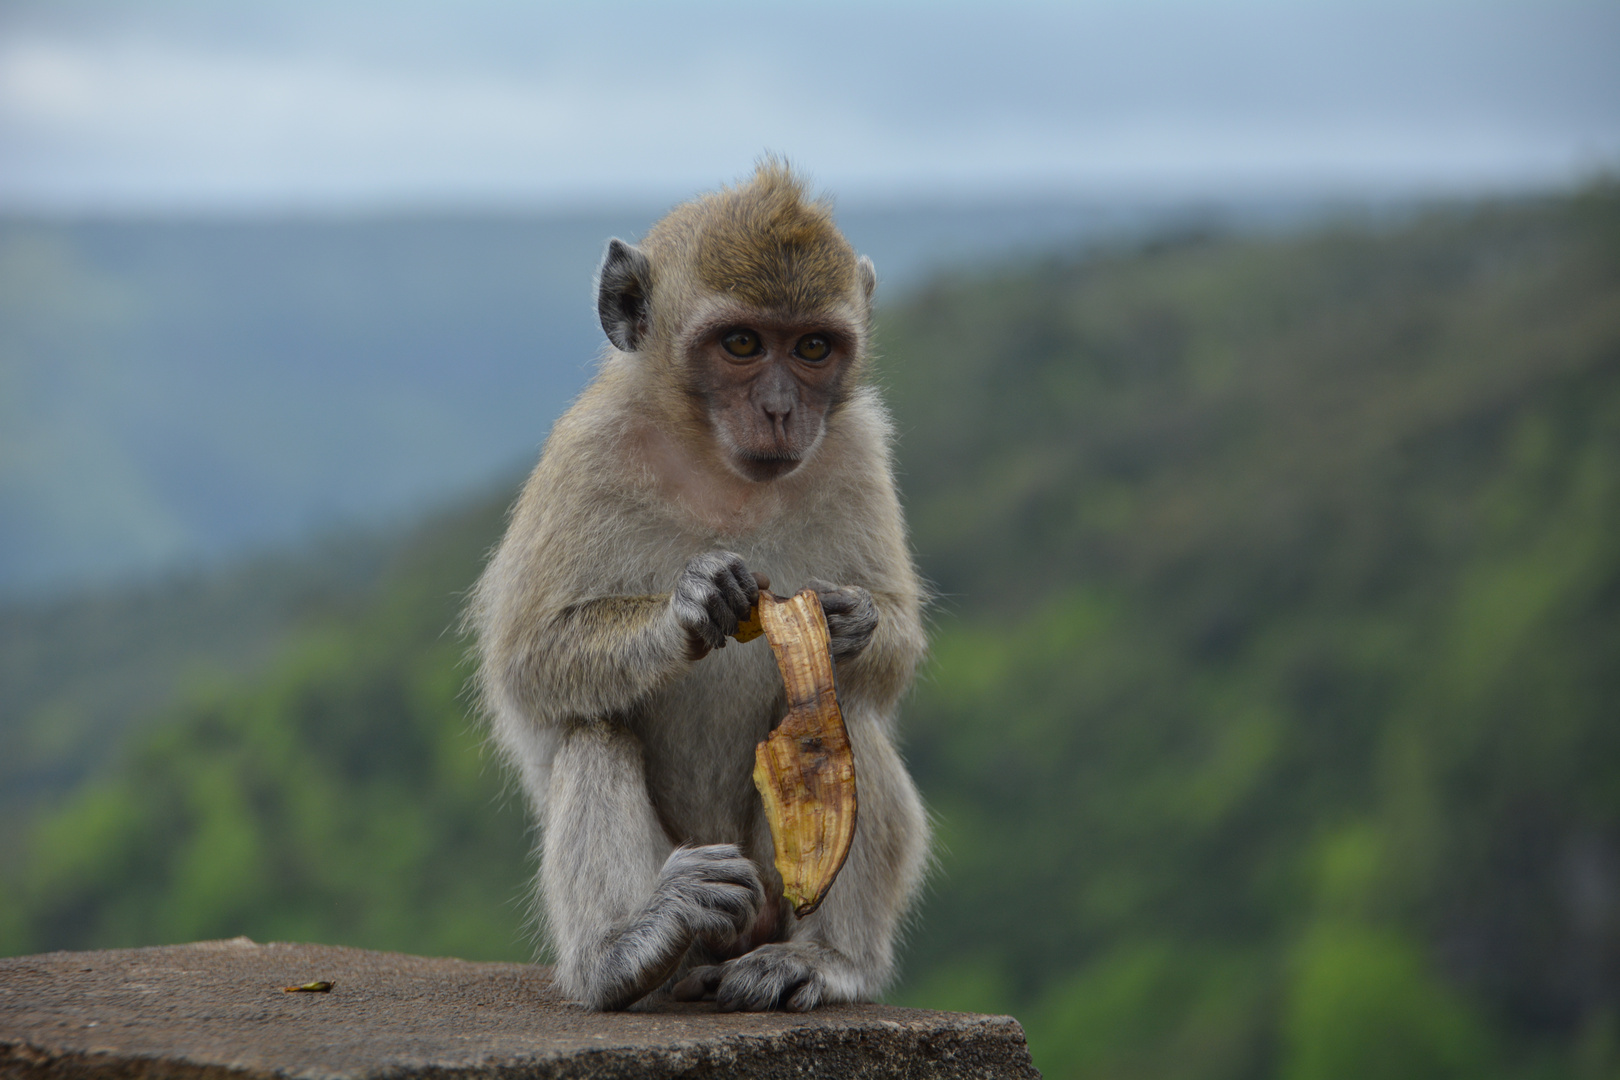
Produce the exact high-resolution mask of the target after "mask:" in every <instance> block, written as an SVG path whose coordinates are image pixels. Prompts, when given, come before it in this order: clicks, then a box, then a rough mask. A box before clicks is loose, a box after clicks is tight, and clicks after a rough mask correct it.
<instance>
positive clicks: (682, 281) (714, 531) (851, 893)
mask: <svg viewBox="0 0 1620 1080" xmlns="http://www.w3.org/2000/svg"><path fill="white" fill-rule="evenodd" d="M596 284H597V288H596V292H597V309H598V314H599V317H600V319H601V323H602V328H603V330H604V331H605V332H606V334H607V338H608V343H607V344H606V345H605V346H604V350H603V353H602V357H601V360H600V366H599V369H598V371H597V373H596V375H595V376H594V378H593V379H592V380H591V382H590V383H589V385H588V386H587V387H586V389H585V390H584V391H583V392H582V393H581V395H580V396H579V397H578V398H577V399H576V401H575V402H574V404H573V405H572V406H571V407H570V408H569V409H568V410H567V411H566V412H565V414H564V415H563V416H562V417H561V418H560V419H559V420H557V421H556V423H555V425H554V426H553V428H552V430H551V433H550V435H549V436H548V438H547V439H546V442H545V444H544V447H543V449H542V451H541V455H540V459H539V463H538V464H537V465H536V466H535V468H534V470H533V472H532V474H531V475H530V476H529V478H528V480H527V481H526V483H525V484H524V485H523V487H522V490H521V493H520V494H519V496H518V498H517V501H516V503H515V504H514V505H513V507H512V509H511V511H510V513H509V515H508V521H507V527H506V531H505V533H504V536H503V537H502V539H501V540H500V542H499V543H498V544H497V545H496V547H495V548H494V550H493V552H492V554H491V555H490V557H489V559H488V561H487V563H486V565H485V567H484V570H483V573H482V575H481V576H480V577H479V579H478V582H477V583H476V585H475V586H474V587H473V590H472V592H471V598H470V602H469V605H468V610H467V616H466V628H467V630H468V631H469V633H470V634H471V635H472V637H473V638H474V647H473V648H474V655H475V659H476V663H477V674H476V675H475V677H474V678H475V685H476V692H477V694H478V697H479V699H480V701H481V703H482V709H483V712H484V713H485V715H486V716H487V718H488V721H489V724H490V730H491V732H492V740H493V742H494V743H495V744H496V745H497V746H498V748H499V751H500V753H501V754H502V755H503V756H504V758H505V759H506V760H507V762H508V763H509V764H510V765H511V766H512V767H513V769H514V770H515V773H516V775H517V777H518V778H519V781H520V783H521V787H522V789H523V791H524V792H525V793H526V795H527V799H528V802H529V804H530V808H531V810H532V813H533V816H534V818H535V820H536V823H537V826H538V829H537V832H538V837H539V842H538V849H539V850H538V854H539V864H540V865H539V875H538V877H539V881H538V886H539V887H538V900H539V905H538V906H539V914H540V922H541V925H542V928H543V933H544V937H545V940H546V942H547V946H548V948H549V951H550V952H551V955H552V959H553V960H554V962H555V969H554V970H555V976H554V977H555V979H556V982H557V984H558V985H559V986H560V988H561V989H562V990H563V992H564V993H565V994H566V995H567V996H568V997H569V999H570V1000H573V1001H575V1002H578V1003H581V1004H583V1005H584V1006H586V1007H587V1008H590V1009H595V1010H622V1009H627V1008H638V1009H647V1008H654V1007H657V1006H658V1005H659V1004H661V1003H662V1002H666V1001H670V1000H708V999H712V1000H714V1001H715V1002H716V1003H717V1006H718V1008H720V1009H721V1010H725V1011H735V1010H751V1011H760V1010H770V1009H786V1010H793V1011H803V1010H808V1009H812V1008H815V1007H816V1006H818V1005H821V1004H825V1003H836V1002H846V1001H857V1000H870V999H871V998H873V997H874V996H876V995H877V994H879V993H880V992H881V991H882V990H883V988H884V987H885V985H886V984H887V983H888V982H889V981H890V979H891V977H892V975H893V971H894V966H895V948H896V938H897V936H898V934H899V933H900V931H901V929H902V923H903V921H904V920H905V918H906V916H907V913H908V910H909V908H910V906H911V904H912V901H913V900H914V898H915V895H916V893H917V890H918V887H919V884H920V882H921V880H922V877H923V875H924V871H925V869H926V865H927V863H928V860H929V845H930V836H929V825H928V820H927V816H926V813H925V811H924V809H923V805H922V802H921V799H920V797H919V795H918V792H917V789H916V787H915V785H914V784H913V782H912V780H911V778H910V776H909V774H908V773H907V771H906V768H905V765H904V763H903V761H902V759H901V756H900V753H899V751H898V749H897V743H896V730H895V728H896V714H897V711H898V706H899V703H900V701H901V698H902V697H903V696H904V695H905V693H906V692H907V690H908V689H909V687H910V685H911V683H912V680H913V677H914V674H915V672H916V669H917V666H918V664H919V663H920V662H921V660H922V658H923V656H924V653H925V649H926V638H925V632H924V625H923V615H922V609H923V604H924V601H925V595H924V588H923V586H922V584H921V581H920V578H919V576H918V573H917V570H916V567H915V565H914V563H913V559H912V555H911V550H910V544H909V540H908V537H907V533H906V526H905V521H904V518H903V515H902V511H901V507H900V501H899V496H898V493H897V489H896V484H895V480H894V470H893V468H892V464H891V444H892V441H893V439H892V432H891V423H890V420H889V418H888V414H887V412H886V411H885V408H884V405H883V403H882V401H881V398H880V396H879V394H878V391H877V389H876V387H875V386H874V385H873V380H872V378H871V377H870V370H869V368H870V364H871V356H870V352H871V341H870V339H871V329H872V297H873V292H874V289H875V287H876V284H877V277H876V272H875V270H874V268H873V265H872V262H871V260H870V259H868V258H866V257H864V256H858V255H857V254H856V253H855V251H854V249H853V248H852V247H851V245H850V243H849V242H848V240H847V239H845V237H844V235H843V234H842V233H841V232H840V231H839V229H838V227H837V226H836V224H835V223H834V221H833V217H832V210H831V205H830V203H829V202H828V201H827V200H826V199H824V198H814V199H813V198H811V197H810V195H809V194H808V191H807V185H806V182H805V181H804V180H803V179H802V178H801V177H800V176H799V175H798V174H797V173H796V172H794V171H793V170H792V169H791V167H789V166H788V165H787V164H785V163H784V162H781V161H779V160H777V159H774V158H765V159H762V161H761V162H760V163H758V165H757V167H756V169H755V171H754V173H753V175H752V177H751V178H749V179H747V180H745V181H741V182H738V183H737V184H735V185H733V186H722V187H720V188H718V189H717V190H715V191H713V192H710V193H708V194H706V195H702V196H699V197H697V198H694V199H693V200H691V201H689V202H686V203H683V204H681V205H679V206H677V207H676V208H675V209H673V210H672V211H671V212H670V213H669V214H668V215H667V216H666V217H664V218H663V219H662V220H660V221H659V222H658V223H657V224H656V225H654V226H653V227H652V228H651V230H650V231H649V232H648V233H647V234H646V235H645V236H644V237H643V239H642V240H641V242H640V243H639V244H631V243H627V242H625V241H623V240H620V239H617V238H615V239H612V240H611V241H609V243H608V245H607V250H606V254H605V256H604V258H603V260H602V263H601V267H600V270H599V272H598V274H597V278H596ZM773 585H774V586H775V587H776V588H777V589H778V590H782V594H783V595H788V594H791V593H793V592H795V591H798V590H799V589H801V588H806V587H808V588H812V589H814V590H816V593H817V595H818V597H819V599H820V601H821V606H822V609H823V611H824V613H825V615H826V618H827V624H828V629H829V635H830V642H831V651H832V655H833V660H834V668H835V679H836V683H837V692H838V695H839V699H840V702H841V706H842V710H843V714H844V718H845V722H846V725H847V727H848V731H849V739H850V743H851V746H852V748H853V752H854V758H855V769H856V783H857V791H858V795H859V813H858V816H857V824H856V829H855V835H854V840H853V845H852V847H851V850H850V853H849V856H848V858H847V860H846V861H845V864H844V866H843V869H842V871H841V872H840V874H839V876H838V878H837V879H836V881H835V882H834V883H833V885H832V887H831V889H830V891H829V892H828V893H827V895H826V897H825V899H824V900H823V902H822V903H821V905H820V906H819V907H818V908H817V909H815V910H814V911H813V912H811V913H809V914H808V915H807V916H805V917H804V918H802V919H801V918H797V917H796V916H795V915H794V913H793V911H792V910H791V909H789V908H788V907H787V905H785V903H784V902H783V899H782V883H781V879H780V876H779V875H778V874H777V872H776V869H775V865H774V848H773V841H772V838H771V833H770V830H769V826H768V824H767V822H766V820H765V817H764V812H763V808H762V804H761V800H760V797H759V794H758V792H757V791H756V790H755V788H754V786H753V781H752V772H753V765H754V747H755V745H756V744H757V743H758V742H760V741H761V740H763V739H765V738H766V737H767V736H768V735H769V733H770V731H771V729H772V728H773V726H774V725H775V724H776V723H778V722H779V721H780V720H781V719H782V717H783V715H784V714H785V711H786V702H785V691H784V689H783V685H782V681H781V678H780V675H779V673H778V671H777V669H776V665H775V661H774V659H773V657H772V655H771V652H770V650H769V648H768V646H767V643H766V642H765V641H763V640H756V641H753V642H750V643H749V644H741V643H739V642H737V641H735V640H731V641H729V642H728V638H730V637H731V635H733V634H734V633H735V632H736V630H737V626H738V623H739V620H740V619H742V618H744V617H746V615H747V613H748V611H749V608H750V607H751V606H752V604H753V603H754V602H755V600H756V598H757V597H758V595H759V591H760V590H761V589H764V588H770V587H772V586H773Z"/></svg>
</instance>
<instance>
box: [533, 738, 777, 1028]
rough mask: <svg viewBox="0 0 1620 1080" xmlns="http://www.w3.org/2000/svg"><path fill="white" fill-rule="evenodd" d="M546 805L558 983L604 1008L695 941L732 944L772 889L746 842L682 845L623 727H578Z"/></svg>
mask: <svg viewBox="0 0 1620 1080" xmlns="http://www.w3.org/2000/svg"><path fill="white" fill-rule="evenodd" d="M550 788H551V790H550V792H549V794H548V798H547V799H546V801H545V806H546V809H545V821H544V828H543V830H542V834H543V836H544V854H543V857H542V859H541V872H540V874H541V882H540V884H541V891H542V893H543V895H544V897H545V905H546V913H547V916H548V920H549V922H550V929H551V938H552V940H553V941H554V942H555V944H556V947H557V978H558V981H559V982H560V983H561V985H562V987H563V990H564V991H565V992H566V993H567V994H568V995H569V996H570V997H572V998H575V999H577V1000H579V1001H583V1002H584V1003H585V1004H586V1005H588V1006H590V1007H591V1008H595V1009H623V1008H626V1007H627V1006H629V1005H631V1004H633V1003H634V1002H636V1001H637V1000H639V999H640V998H642V997H644V996H646V995H647V994H648V993H650V992H651V991H653V990H655V989H657V987H658V986H659V985H660V984H661V983H663V982H664V980H665V979H667V978H668V977H669V975H670V973H671V972H673V971H674V970H675V967H676V965H677V964H679V963H680V960H681V957H682V956H684V955H685V954H686V951H687V949H688V948H689V947H690V945H691V943H692V941H693V940H694V938H697V937H699V936H707V937H712V938H715V939H729V938H731V937H733V936H735V935H737V934H739V933H741V932H743V930H744V929H745V928H747V927H748V926H749V925H750V924H751V923H752V922H753V920H754V918H755V915H756V913H757V911H758V909H759V906H760V904H761V902H762V900H763V895H764V892H763V889H762V887H761V885H760V882H759V877H758V874H757V872H756V871H755V869H754V866H753V864H752V863H751V862H749V861H748V859H747V858H746V857H745V856H744V855H743V854H742V853H741V851H739V850H738V848H737V847H736V846H735V845H731V844H715V845H710V846H708V847H697V848H687V847H682V848H676V849H675V850H673V851H671V850H670V843H669V841H668V839H667V838H665V836H664V832H663V829H662V827H661V826H660V825H659V824H658V820H657V817H656V816H655V815H654V813H653V809H652V804H651V802H650V801H649V799H648V797H647V790H646V779H645V768H644V766H643V763H642V758H641V747H640V745H639V744H638V743H637V741H636V739H635V738H634V737H633V736H632V735H631V734H630V733H629V732H627V731H625V730H624V729H623V728H620V727H617V726H616V725H612V724H606V723H598V724H581V725H577V726H574V727H572V728H571V729H570V730H569V731H568V732H567V734H566V735H565V736H564V738H563V740H562V745H561V746H560V747H559V748H558V751H557V758H556V767H555V769H554V770H553V771H552V774H551V782H550Z"/></svg>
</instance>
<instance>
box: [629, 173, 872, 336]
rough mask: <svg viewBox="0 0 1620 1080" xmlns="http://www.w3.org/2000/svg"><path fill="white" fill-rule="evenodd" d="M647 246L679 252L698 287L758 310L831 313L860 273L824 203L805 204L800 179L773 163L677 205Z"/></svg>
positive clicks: (655, 229) (852, 288) (649, 237)
mask: <svg viewBox="0 0 1620 1080" xmlns="http://www.w3.org/2000/svg"><path fill="white" fill-rule="evenodd" d="M646 246H647V247H648V248H649V249H652V250H670V249H674V250H682V249H684V250H683V254H685V255H686V256H687V258H689V259H690V260H691V264H692V266H693V267H694V269H695V270H696V272H697V276H698V279H699V280H700V281H701V282H702V283H703V284H704V285H705V286H707V287H708V288H710V289H712V290H713V291H715V292H717V293H720V294H722V295H729V296H734V297H736V298H737V299H739V300H742V301H743V302H745V303H747V304H750V305H753V306H754V307H759V308H767V309H769V308H779V309H784V310H791V311H800V312H808V311H815V310H818V309H823V308H827V307H831V306H833V305H835V304H838V303H841V302H844V301H847V300H848V299H849V298H850V297H851V296H852V295H853V294H854V292H855V289H856V284H857V278H858V274H859V269H858V264H857V260H856V257H855V249H854V248H853V247H851V246H850V244H849V241H848V240H846V239H844V234H843V233H841V232H839V231H838V226H837V225H835V224H834V223H833V215H832V207H831V205H830V204H829V203H828V202H827V201H826V200H824V199H814V200H813V199H810V198H809V197H808V196H807V194H806V190H805V182H804V180H803V179H801V178H800V177H798V176H797V175H795V174H794V172H793V170H792V169H791V168H789V167H788V166H787V164H786V163H784V162H782V161H779V160H777V159H775V158H765V159H764V160H763V161H761V162H760V163H759V165H758V166H757V167H756V168H755V170H754V175H753V177H752V179H750V180H748V181H747V182H746V183H743V184H738V185H737V186H736V187H726V188H721V189H720V190H719V191H716V192H714V193H712V194H709V195H705V196H702V197H701V198H698V199H694V200H693V201H691V202H688V203H685V204H683V205H681V206H678V207H676V208H675V209H674V210H673V211H671V212H670V214H669V216H668V217H666V218H664V220H662V221H660V222H659V223H658V224H657V225H656V226H654V227H653V230H652V231H651V232H650V233H649V234H648V235H647V241H646Z"/></svg>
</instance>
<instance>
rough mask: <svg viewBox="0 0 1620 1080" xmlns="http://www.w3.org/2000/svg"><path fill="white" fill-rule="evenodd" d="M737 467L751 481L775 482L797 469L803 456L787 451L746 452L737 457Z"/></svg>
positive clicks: (802, 460)
mask: <svg viewBox="0 0 1620 1080" xmlns="http://www.w3.org/2000/svg"><path fill="white" fill-rule="evenodd" d="M736 461H737V467H738V469H739V470H741V472H742V474H743V475H744V476H746V477H748V479H750V480H757V481H765V480H775V479H777V478H779V477H783V476H786V475H787V474H788V473H790V472H792V471H793V470H794V469H797V468H798V467H799V466H800V465H801V464H802V463H803V462H804V456H803V455H802V454H794V453H790V452H788V451H785V450H774V451H768V452H764V453H755V452H750V451H744V452H742V453H740V454H738V455H737V458H736Z"/></svg>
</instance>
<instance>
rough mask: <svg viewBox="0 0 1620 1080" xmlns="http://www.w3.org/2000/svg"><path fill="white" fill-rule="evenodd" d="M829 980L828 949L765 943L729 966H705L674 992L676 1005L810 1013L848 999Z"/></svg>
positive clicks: (723, 1010) (692, 974) (731, 1009)
mask: <svg viewBox="0 0 1620 1080" xmlns="http://www.w3.org/2000/svg"><path fill="white" fill-rule="evenodd" d="M833 984H834V980H832V979H830V978H829V972H828V970H827V966H826V950H823V949H820V948H817V947H815V946H806V945H796V944H794V943H792V942H779V943H776V944H773V945H761V946H760V947H759V948H757V949H755V950H754V951H753V952H750V953H745V954H743V955H742V956H739V957H737V959H735V960H728V961H727V962H726V963H724V964H717V965H713V966H710V967H701V968H698V969H696V970H695V971H692V972H691V973H690V974H688V975H687V976H686V978H684V979H682V980H681V981H680V982H679V983H677V984H675V987H674V988H673V990H672V991H671V995H672V996H673V997H674V998H675V1000H676V1001H702V1000H705V999H707V998H710V997H712V998H714V1000H715V1003H716V1004H717V1005H719V1007H720V1011H721V1012H766V1011H768V1010H771V1009H785V1010H787V1011H788V1012H808V1011H809V1010H811V1009H814V1008H815V1007H816V1006H817V1005H822V1004H828V1003H831V1002H834V1001H847V1000H849V998H850V995H849V994H842V993H837V992H836V991H835V990H834V989H833Z"/></svg>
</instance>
